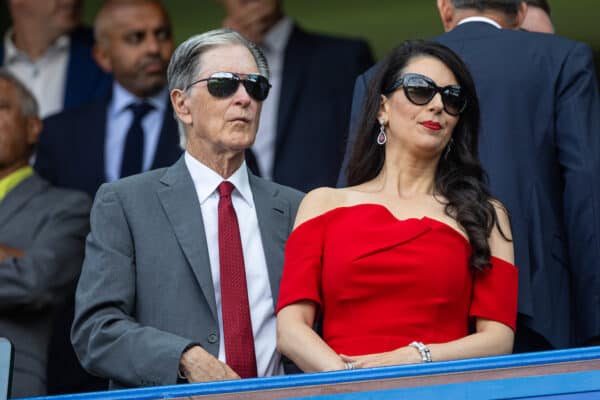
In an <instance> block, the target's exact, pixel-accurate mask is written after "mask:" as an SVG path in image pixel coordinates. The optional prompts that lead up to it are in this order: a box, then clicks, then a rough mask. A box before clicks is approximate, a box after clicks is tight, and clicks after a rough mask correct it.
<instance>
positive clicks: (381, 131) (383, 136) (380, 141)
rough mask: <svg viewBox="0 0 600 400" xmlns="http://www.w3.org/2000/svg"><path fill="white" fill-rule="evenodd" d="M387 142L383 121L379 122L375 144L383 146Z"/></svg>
mask: <svg viewBox="0 0 600 400" xmlns="http://www.w3.org/2000/svg"><path fill="white" fill-rule="evenodd" d="M385 142H387V136H386V134H385V121H383V120H381V121H379V134H378V135H377V144H378V145H380V146H383V145H384V144H385Z"/></svg>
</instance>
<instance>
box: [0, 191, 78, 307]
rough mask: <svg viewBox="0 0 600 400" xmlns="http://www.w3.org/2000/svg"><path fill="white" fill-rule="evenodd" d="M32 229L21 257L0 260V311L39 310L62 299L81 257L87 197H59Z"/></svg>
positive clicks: (72, 281) (75, 274) (67, 291)
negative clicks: (32, 236)
mask: <svg viewBox="0 0 600 400" xmlns="http://www.w3.org/2000/svg"><path fill="white" fill-rule="evenodd" d="M54 201H55V204H49V205H48V207H53V209H52V211H51V212H49V213H48V215H47V217H46V218H43V220H42V222H41V223H40V224H39V226H34V227H31V229H35V230H36V232H35V237H34V240H33V242H32V243H31V245H30V246H29V247H27V248H25V249H21V250H23V251H24V253H25V254H24V256H22V257H9V258H7V259H5V260H4V261H1V262H0V312H7V311H28V310H39V309H42V308H44V307H47V306H49V305H55V304H56V303H58V302H60V301H61V300H64V297H65V294H66V293H69V290H68V288H69V287H73V285H74V284H75V281H76V279H77V276H78V275H79V271H80V269H81V262H82V260H83V250H84V239H85V235H86V234H87V232H88V230H89V225H88V217H89V211H90V200H89V199H88V198H87V196H85V195H84V194H80V193H71V194H69V195H66V196H64V197H61V198H60V199H54Z"/></svg>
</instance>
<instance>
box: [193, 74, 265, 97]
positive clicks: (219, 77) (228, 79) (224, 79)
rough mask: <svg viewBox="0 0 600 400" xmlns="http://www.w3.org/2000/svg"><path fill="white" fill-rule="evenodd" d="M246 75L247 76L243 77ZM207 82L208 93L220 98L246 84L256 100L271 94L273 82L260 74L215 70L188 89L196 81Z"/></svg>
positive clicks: (247, 89) (246, 87)
mask: <svg viewBox="0 0 600 400" xmlns="http://www.w3.org/2000/svg"><path fill="white" fill-rule="evenodd" d="M242 76H244V77H245V78H242ZM199 82H206V87H207V89H208V93H210V94H211V95H213V96H215V97H218V98H225V97H229V96H231V95H233V94H234V93H235V92H236V91H237V90H238V87H239V86H240V82H241V83H242V85H244V88H245V89H246V92H247V93H248V94H249V95H250V97H252V98H253V99H254V100H256V101H263V100H264V99H266V98H267V96H268V94H269V89H271V84H270V83H269V80H268V79H267V78H265V77H264V76H262V75H259V74H236V73H233V72H215V73H214V74H212V75H211V76H209V77H208V78H205V79H198V80H197V81H194V82H192V83H190V84H189V85H188V87H186V88H185V90H188V89H189V88H191V87H192V86H194V85H195V84H196V83H199Z"/></svg>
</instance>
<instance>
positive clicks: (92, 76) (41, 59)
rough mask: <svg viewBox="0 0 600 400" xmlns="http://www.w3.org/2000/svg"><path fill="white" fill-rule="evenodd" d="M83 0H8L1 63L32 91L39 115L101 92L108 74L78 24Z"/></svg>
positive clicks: (85, 100)
mask: <svg viewBox="0 0 600 400" xmlns="http://www.w3.org/2000/svg"><path fill="white" fill-rule="evenodd" d="M81 7H82V0H44V1H38V0H8V8H9V11H10V14H11V16H12V23H13V25H12V27H11V28H10V29H9V30H8V31H7V32H6V34H5V36H4V40H3V42H1V43H0V65H4V66H5V67H6V68H8V69H9V70H10V71H11V72H12V73H14V74H15V75H16V76H17V77H18V78H19V79H20V80H21V81H22V82H23V83H24V84H25V85H26V86H27V87H28V88H29V90H31V91H32V92H33V94H34V95H35V97H36V99H37V101H38V103H39V105H40V116H41V117H42V118H44V117H46V116H48V115H52V114H55V113H57V112H59V111H61V110H63V109H67V108H71V107H74V106H77V105H80V104H85V103H89V102H90V101H92V100H94V99H97V98H99V97H101V96H103V95H105V94H106V93H107V91H108V89H109V88H110V77H109V75H107V74H105V73H104V72H102V71H101V70H100V68H99V67H98V65H97V64H96V63H95V62H94V60H93V58H92V54H91V49H92V44H93V37H92V32H91V30H90V29H89V28H84V27H82V26H81Z"/></svg>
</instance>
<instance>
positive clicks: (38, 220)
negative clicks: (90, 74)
mask: <svg viewBox="0 0 600 400" xmlns="http://www.w3.org/2000/svg"><path fill="white" fill-rule="evenodd" d="M41 127H42V123H41V121H40V119H39V117H38V107H37V103H36V100H35V98H34V96H33V94H31V92H30V91H29V90H28V89H27V88H26V87H25V86H24V85H23V84H22V83H21V82H20V81H18V80H17V78H15V77H14V75H13V74H12V73H10V72H9V71H8V70H7V69H5V68H0V335H1V336H4V337H7V338H8V339H9V340H11V341H12V342H13V344H14V347H15V364H14V374H13V381H12V383H13V384H12V393H11V394H9V397H11V398H12V397H30V396H42V395H46V394H47V391H46V390H47V381H46V364H47V362H48V343H49V340H50V336H51V331H52V324H53V322H54V316H55V314H54V313H55V311H56V308H57V306H58V305H60V304H61V302H63V301H65V299H66V298H67V296H68V293H72V291H73V288H74V285H75V281H76V280H77V277H78V276H79V271H80V269H81V263H82V260H83V249H84V239H85V235H86V234H87V233H88V230H89V224H88V217H89V211H90V199H89V198H88V196H86V195H85V194H84V193H80V192H75V191H72V190H65V189H57V188H54V187H52V186H51V185H50V184H49V183H48V182H46V181H45V180H43V179H42V178H40V177H39V176H37V175H36V174H35V173H33V171H32V169H31V167H30V166H29V158H30V157H31V154H32V153H33V148H34V146H35V143H36V142H37V138H38V135H39V133H40V130H41Z"/></svg>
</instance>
